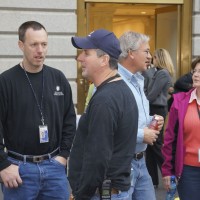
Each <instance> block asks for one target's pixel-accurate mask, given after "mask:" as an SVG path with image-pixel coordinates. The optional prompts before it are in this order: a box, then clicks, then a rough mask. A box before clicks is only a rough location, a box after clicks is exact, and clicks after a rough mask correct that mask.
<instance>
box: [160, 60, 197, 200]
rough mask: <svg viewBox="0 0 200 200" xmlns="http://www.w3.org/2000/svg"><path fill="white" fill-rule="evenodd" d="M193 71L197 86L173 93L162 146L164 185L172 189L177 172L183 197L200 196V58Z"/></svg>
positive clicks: (193, 198)
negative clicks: (172, 178)
mask: <svg viewBox="0 0 200 200" xmlns="http://www.w3.org/2000/svg"><path fill="white" fill-rule="evenodd" d="M192 71H193V76H192V79H193V89H191V90H190V91H189V92H180V93H177V94H174V95H173V98H174V101H173V104H172V106H171V109H170V113H169V119H168V125H167V128H166V131H165V136H164V145H163V148H162V153H163V156H164V163H163V165H162V175H163V182H164V186H165V188H166V189H167V190H168V189H169V186H170V176H171V175H175V176H176V177H177V180H178V185H177V189H178V193H179V197H180V200H199V198H200V190H199V188H200V57H198V58H196V59H195V60H194V61H193V62H192Z"/></svg>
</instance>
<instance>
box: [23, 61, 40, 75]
mask: <svg viewBox="0 0 200 200" xmlns="http://www.w3.org/2000/svg"><path fill="white" fill-rule="evenodd" d="M20 66H21V67H22V68H23V69H25V70H26V71H27V72H30V73H38V72H40V71H41V70H42V68H43V65H42V66H40V67H38V66H32V67H30V65H29V64H27V63H25V62H24V61H22V62H21V63H20Z"/></svg>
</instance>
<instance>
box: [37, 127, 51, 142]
mask: <svg viewBox="0 0 200 200" xmlns="http://www.w3.org/2000/svg"><path fill="white" fill-rule="evenodd" d="M39 137H40V143H47V142H49V134H48V127H47V125H40V126H39Z"/></svg>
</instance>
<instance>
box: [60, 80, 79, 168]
mask: <svg viewBox="0 0 200 200" xmlns="http://www.w3.org/2000/svg"><path fill="white" fill-rule="evenodd" d="M63 84H64V85H65V99H64V101H65V107H64V115H63V127H62V138H61V144H60V150H61V152H60V156H62V157H64V158H65V159H67V158H68V157H69V153H70V150H71V146H72V142H73V139H74V135H75V131H76V114H75V110H74V104H73V101H72V92H71V87H70V85H69V83H68V81H67V79H66V78H65V80H64V82H63ZM65 162H66V160H65ZM63 164H64V163H63Z"/></svg>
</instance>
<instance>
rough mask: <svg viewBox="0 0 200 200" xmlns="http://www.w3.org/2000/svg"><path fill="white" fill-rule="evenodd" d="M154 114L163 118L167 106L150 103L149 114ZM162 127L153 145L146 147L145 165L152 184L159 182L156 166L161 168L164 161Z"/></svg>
mask: <svg viewBox="0 0 200 200" xmlns="http://www.w3.org/2000/svg"><path fill="white" fill-rule="evenodd" d="M154 114H157V115H161V116H163V117H164V119H165V117H166V114H167V107H164V106H155V105H150V115H154ZM163 129H164V127H163V128H162V130H161V131H160V134H159V135H158V138H157V140H156V142H154V145H153V146H151V145H148V146H147V149H146V165H147V169H148V171H149V174H150V176H151V178H152V181H153V184H154V185H158V184H159V179H158V167H159V169H161V166H162V164H163V161H164V158H163V155H162V153H161V148H162V145H163Z"/></svg>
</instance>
